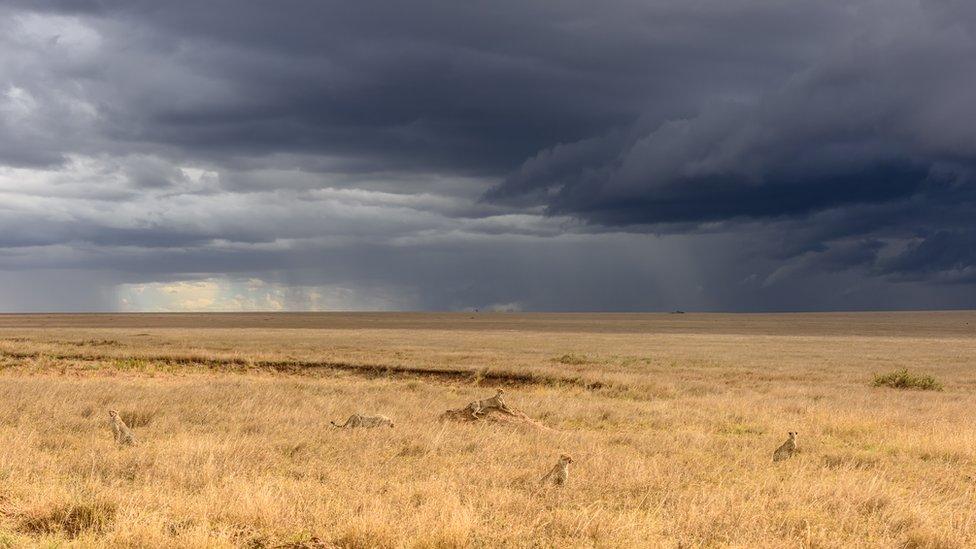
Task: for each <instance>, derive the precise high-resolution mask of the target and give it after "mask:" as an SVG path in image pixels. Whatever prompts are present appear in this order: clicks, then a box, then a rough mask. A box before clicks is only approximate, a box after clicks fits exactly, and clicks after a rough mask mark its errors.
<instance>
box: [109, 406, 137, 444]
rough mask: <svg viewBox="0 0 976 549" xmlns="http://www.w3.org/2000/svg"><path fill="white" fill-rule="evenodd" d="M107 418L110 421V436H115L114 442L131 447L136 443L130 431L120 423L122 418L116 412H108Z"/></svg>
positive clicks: (122, 422)
mask: <svg viewBox="0 0 976 549" xmlns="http://www.w3.org/2000/svg"><path fill="white" fill-rule="evenodd" d="M108 417H110V418H111V419H112V434H113V435H114V436H115V442H117V443H118V444H120V445H132V444H135V442H136V437H135V435H134V434H133V433H132V429H129V426H128V425H126V424H125V422H124V421H122V416H120V415H119V412H118V410H109V411H108Z"/></svg>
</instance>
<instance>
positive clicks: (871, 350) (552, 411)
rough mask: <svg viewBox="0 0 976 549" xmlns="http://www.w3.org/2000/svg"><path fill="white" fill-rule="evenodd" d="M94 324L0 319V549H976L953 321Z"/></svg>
mask: <svg viewBox="0 0 976 549" xmlns="http://www.w3.org/2000/svg"><path fill="white" fill-rule="evenodd" d="M264 316H266V315H264ZM468 316H469V315H458V316H457V317H456V318H457V322H455V324H458V325H460V324H462V322H461V321H462V320H467V319H468ZM679 316H680V317H683V318H679V319H675V318H674V317H679ZM92 318H93V320H92V322H91V323H90V324H91V325H92V326H86V325H85V323H84V320H83V318H80V317H66V318H62V317H52V316H49V315H48V316H44V317H40V316H38V317H4V318H0V326H2V327H0V441H2V442H0V547H2V546H8V547H22V546H51V545H61V546H79V547H222V546H227V547H275V546H292V547H301V546H303V545H302V544H304V546H307V547H312V546H314V544H313V543H312V540H313V538H314V539H316V540H320V542H321V544H322V546H339V547H377V546H390V547H400V546H407V547H452V546H498V545H508V546H519V547H521V546H559V547H573V546H604V547H606V546H614V547H623V546H631V547H632V546H664V547H668V546H673V547H677V546H685V547H687V546H735V547H814V546H815V547H852V546H853V547H857V546H864V547H899V546H900V547H932V548H937V547H972V546H976V427H974V424H976V333H974V328H976V314H973V313H945V314H944V315H941V316H940V315H938V314H935V313H920V314H917V315H913V314H901V315H832V316H830V315H828V316H827V317H817V315H810V317H809V318H808V317H804V316H803V315H790V316H787V317H778V316H776V315H755V316H742V317H736V316H729V315H716V316H708V315H674V316H668V315H645V316H635V315H625V316H609V315H600V316H596V315H594V316H592V317H591V316H586V315H563V316H560V315H546V316H542V317H538V316H533V315H511V316H508V317H506V316H505V315H495V316H490V317H489V318H488V320H483V319H480V318H476V319H475V322H478V323H479V324H478V328H477V329H472V328H470V327H467V328H464V327H459V326H456V327H453V328H452V325H451V324H452V323H451V321H450V319H451V317H449V316H445V315H433V316H432V317H431V318H427V319H425V318H424V317H421V316H416V315H414V316H413V317H410V318H413V319H414V320H415V321H414V322H413V323H412V324H411V323H410V322H408V321H407V320H404V319H403V318H402V317H400V316H397V317H393V318H391V319H387V318H385V317H382V316H381V317H376V316H375V315H369V316H359V317H357V316H355V315H351V316H350V317H349V318H346V317H341V316H335V315H333V316H332V317H320V318H319V319H318V320H316V319H315V318H311V320H310V319H309V318H306V317H302V318H301V319H298V320H296V319H290V318H284V317H273V318H272V320H270V321H267V322H270V323H272V324H275V325H278V326H289V325H291V324H294V323H299V324H302V326H303V327H301V328H293V327H279V328H273V329H268V328H260V327H240V328H220V327H219V325H220V322H221V319H223V321H224V322H225V323H227V324H228V325H236V324H234V323H235V322H240V323H243V324H247V323H248V322H251V323H253V322H258V320H257V319H259V318H263V316H262V317H258V316H255V317H253V318H252V317H244V320H241V318H242V317H239V316H224V317H221V316H220V315H215V316H213V317H211V316H200V317H194V318H191V319H190V320H187V319H186V318H185V317H180V318H176V317H174V318H170V317H146V319H145V321H144V322H142V323H141V324H140V322H139V321H138V318H133V317H111V316H98V317H92ZM160 318H162V320H159V319H160ZM343 318H345V320H343ZM350 318H351V320H350ZM376 318H379V320H375V319H376ZM506 318H508V319H509V320H506ZM18 319H19V320H18ZM191 320H192V322H191ZM193 322H196V325H199V326H205V327H199V328H195V327H193V326H194V325H193ZM370 322H372V323H374V324H376V326H374V327H370V326H368V325H365V324H369V323H370ZM547 322H549V323H551V325H552V326H553V329H552V330H547V329H546V326H547ZM112 323H115V325H117V326H118V327H114V328H113V327H104V325H105V324H112ZM181 323H182V324H181ZM316 323H318V324H316ZM681 323H685V324H684V331H682V329H681V326H682V325H681ZM791 323H792V325H793V326H794V329H793V330H792V331H791V329H790V325H791ZM174 324H175V325H174ZM47 325H51V326H59V327H45V326H47ZM587 325H590V326H591V328H590V329H587ZM933 325H936V326H941V327H942V329H941V332H935V331H933V329H932V328H931V326H933ZM921 326H928V328H924V329H923V328H919V327H921ZM568 328H572V329H568ZM656 328H659V329H656ZM567 357H568V358H567ZM901 368H908V369H909V370H911V371H913V372H919V373H923V374H930V375H932V376H934V377H935V378H936V379H937V380H938V381H940V382H941V383H942V384H943V386H944V390H943V391H941V392H935V391H900V390H897V389H891V388H886V387H873V386H872V380H873V378H874V375H875V374H877V373H884V372H889V371H894V370H898V369H901ZM502 385H504V386H505V389H506V397H507V399H506V400H507V401H508V402H509V404H511V405H513V406H515V407H517V408H519V409H521V410H522V411H525V412H527V413H528V414H529V415H530V416H531V417H532V418H534V419H535V420H538V421H539V422H541V423H543V424H544V425H546V426H548V427H551V428H552V429H551V430H546V429H530V428H519V427H518V426H517V425H511V424H504V423H500V424H460V423H450V422H449V423H442V422H440V421H438V420H437V417H438V416H439V415H440V413H441V412H443V411H444V410H446V409H448V408H458V407H461V406H463V405H464V404H466V403H467V402H469V401H471V400H473V399H475V398H483V397H485V396H490V395H491V394H493V392H494V391H493V390H492V388H493V387H495V386H502ZM109 408H117V409H119V410H120V411H121V415H122V417H123V418H124V419H125V420H126V422H127V423H129V425H130V426H132V427H133V429H134V430H135V432H136V437H137V440H138V444H137V445H136V446H134V447H126V448H119V447H118V446H117V445H116V444H115V443H114V442H113V440H112V434H111V430H110V428H109V423H108V414H107V410H108V409H109ZM357 411H362V412H367V413H382V414H385V415H388V416H390V417H392V418H393V419H394V420H395V421H396V425H397V426H396V428H395V429H392V430H391V429H373V430H350V431H344V430H336V429H333V428H332V427H331V426H329V421H330V420H340V419H344V418H346V417H347V416H348V415H349V414H350V413H353V412H357ZM791 430H795V431H799V433H800V437H799V441H800V451H799V453H798V455H796V456H795V457H793V458H791V459H789V460H787V461H784V462H781V463H777V464H775V465H773V463H772V452H773V450H774V449H775V448H776V446H778V445H779V444H780V443H781V442H782V441H783V439H785V436H786V432H787V431H791ZM561 453H568V454H571V455H572V456H573V458H574V460H575V462H574V463H573V465H572V470H571V475H570V482H569V485H568V486H566V487H565V488H555V487H548V488H544V487H542V486H540V484H539V479H540V478H541V476H542V475H543V474H544V473H545V472H546V471H547V470H548V469H549V468H550V467H551V466H552V464H553V463H554V461H555V459H556V458H557V457H558V456H559V454H561ZM289 544H291V545H289Z"/></svg>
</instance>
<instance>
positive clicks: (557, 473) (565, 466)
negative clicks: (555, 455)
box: [541, 454, 573, 486]
mask: <svg viewBox="0 0 976 549" xmlns="http://www.w3.org/2000/svg"><path fill="white" fill-rule="evenodd" d="M572 462H573V458H571V457H570V456H568V455H566V454H562V455H561V456H559V461H557V462H556V465H554V466H553V467H552V469H550V470H549V472H548V473H546V476H544V477H542V480H541V482H542V483H543V484H545V483H546V482H550V481H551V482H552V483H553V484H555V485H556V486H562V485H563V484H566V481H568V480H569V464H570V463H572Z"/></svg>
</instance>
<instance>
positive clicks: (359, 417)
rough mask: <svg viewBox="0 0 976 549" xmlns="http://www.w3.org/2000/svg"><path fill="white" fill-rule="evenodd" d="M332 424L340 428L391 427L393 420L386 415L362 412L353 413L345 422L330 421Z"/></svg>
mask: <svg viewBox="0 0 976 549" xmlns="http://www.w3.org/2000/svg"><path fill="white" fill-rule="evenodd" d="M331 423H332V425H333V426H335V427H340V428H349V429H352V428H353V427H382V426H386V425H388V426H389V427H390V428H391V429H392V428H393V420H392V419H390V418H388V417H386V416H379V415H377V416H367V415H364V414H353V415H351V416H349V419H347V420H346V422H345V423H343V424H342V425H339V424H338V423H336V422H334V421H333V422H331Z"/></svg>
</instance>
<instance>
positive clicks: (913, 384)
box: [872, 368, 942, 391]
mask: <svg viewBox="0 0 976 549" xmlns="http://www.w3.org/2000/svg"><path fill="white" fill-rule="evenodd" d="M872 385H874V386H875V387H893V388H895V389H918V390H920V391H941V390H942V383H940V382H939V381H938V380H937V379H935V378H934V377H932V376H930V375H925V374H915V373H912V372H909V371H908V368H902V369H901V370H896V371H894V372H891V373H887V374H875V376H874V382H873V383H872Z"/></svg>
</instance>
